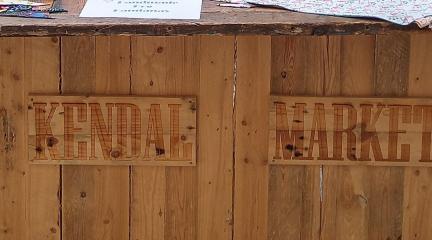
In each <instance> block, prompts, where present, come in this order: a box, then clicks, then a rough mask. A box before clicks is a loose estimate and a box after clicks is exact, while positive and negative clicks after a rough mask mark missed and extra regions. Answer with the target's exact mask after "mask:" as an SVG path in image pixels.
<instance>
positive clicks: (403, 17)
mask: <svg viewBox="0 0 432 240" xmlns="http://www.w3.org/2000/svg"><path fill="white" fill-rule="evenodd" d="M224 1H228V2H230V0H224ZM234 2H239V0H235V1H234ZM244 3H251V4H256V5H265V6H277V7H282V8H285V9H288V10H292V11H298V12H304V13H315V14H323V15H332V16H344V17H374V18H379V19H383V20H387V21H390V22H393V23H396V24H400V25H408V24H410V23H412V22H416V21H417V23H418V25H419V26H423V27H425V26H428V25H430V24H431V23H432V18H431V17H432V0H243V4H244Z"/></svg>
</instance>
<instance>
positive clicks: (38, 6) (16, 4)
mask: <svg viewBox="0 0 432 240" xmlns="http://www.w3.org/2000/svg"><path fill="white" fill-rule="evenodd" d="M51 5H52V4H48V3H37V2H30V1H23V0H16V1H15V0H12V1H11V0H9V1H3V0H0V17H1V16H3V17H22V18H44V19H48V18H52V17H51V16H50V14H52V13H62V12H67V10H65V9H63V8H54V7H51Z"/></svg>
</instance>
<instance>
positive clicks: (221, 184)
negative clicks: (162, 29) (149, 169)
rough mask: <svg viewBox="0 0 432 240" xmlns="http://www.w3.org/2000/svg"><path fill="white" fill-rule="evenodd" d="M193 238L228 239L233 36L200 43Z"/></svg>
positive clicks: (230, 203)
mask: <svg viewBox="0 0 432 240" xmlns="http://www.w3.org/2000/svg"><path fill="white" fill-rule="evenodd" d="M200 46H201V47H200V54H199V56H200V69H201V70H200V93H199V96H200V102H199V111H200V114H199V119H198V124H199V126H198V127H199V129H200V135H199V139H200V140H201V144H200V148H199V157H200V161H199V164H198V166H197V167H198V169H197V170H198V196H199V197H198V234H197V239H208V240H219V239H220V240H230V239H232V221H233V219H232V187H233V182H232V181H233V150H234V149H233V148H234V147H233V143H234V142H233V141H234V139H233V132H232V131H233V109H232V104H233V90H234V87H233V83H234V37H218V36H202V37H201V43H200Z"/></svg>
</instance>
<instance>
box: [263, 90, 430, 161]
mask: <svg viewBox="0 0 432 240" xmlns="http://www.w3.org/2000/svg"><path fill="white" fill-rule="evenodd" d="M431 103H432V101H431V100H430V99H413V98H349V97H338V98H330V97H284V96H275V95H274V96H272V98H271V100H270V106H269V108H270V122H269V141H270V145H269V159H271V163H273V164H298V165H313V164H318V165H381V166H431V163H432V161H431V160H430V155H431V146H430V138H431V130H429V129H431V128H430V124H429V123H430V121H429V120H428V116H429V113H428V111H429V110H428V109H430V108H431V107H432V105H431Z"/></svg>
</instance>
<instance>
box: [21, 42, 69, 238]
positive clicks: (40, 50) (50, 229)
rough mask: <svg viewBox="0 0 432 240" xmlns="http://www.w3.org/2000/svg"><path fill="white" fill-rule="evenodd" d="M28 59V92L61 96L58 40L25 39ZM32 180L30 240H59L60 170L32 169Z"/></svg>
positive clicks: (51, 168)
mask: <svg viewBox="0 0 432 240" xmlns="http://www.w3.org/2000/svg"><path fill="white" fill-rule="evenodd" d="M25 56H26V57H25V73H24V75H25V80H26V82H27V84H28V86H29V92H30V93H44V94H58V93H59V84H60V79H59V76H60V74H59V73H60V59H59V56H60V45H59V38H58V37H52V38H48V37H47V38H45V37H44V38H26V39H25ZM26 159H27V158H26ZM29 176H30V177H29V182H28V186H29V187H28V188H29V190H28V192H29V195H28V197H27V199H28V200H27V201H28V206H29V210H28V211H29V215H30V216H29V236H31V238H30V239H50V240H59V239H60V235H61V226H60V224H61V219H60V214H61V206H60V201H61V199H60V197H61V196H60V194H61V188H60V167H59V166H35V165H30V172H29Z"/></svg>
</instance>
